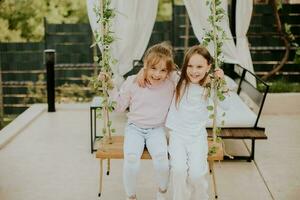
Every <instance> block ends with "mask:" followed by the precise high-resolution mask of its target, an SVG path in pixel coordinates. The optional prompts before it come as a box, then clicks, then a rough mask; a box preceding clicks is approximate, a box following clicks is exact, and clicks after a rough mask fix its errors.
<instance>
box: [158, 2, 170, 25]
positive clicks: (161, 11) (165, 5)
mask: <svg viewBox="0 0 300 200" xmlns="http://www.w3.org/2000/svg"><path fill="white" fill-rule="evenodd" d="M156 20H157V21H171V20H172V0H160V1H159V2H158V11H157V16H156Z"/></svg>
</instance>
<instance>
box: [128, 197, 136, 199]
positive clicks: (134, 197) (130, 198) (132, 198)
mask: <svg viewBox="0 0 300 200" xmlns="http://www.w3.org/2000/svg"><path fill="white" fill-rule="evenodd" d="M126 200H136V197H134V198H130V197H126Z"/></svg>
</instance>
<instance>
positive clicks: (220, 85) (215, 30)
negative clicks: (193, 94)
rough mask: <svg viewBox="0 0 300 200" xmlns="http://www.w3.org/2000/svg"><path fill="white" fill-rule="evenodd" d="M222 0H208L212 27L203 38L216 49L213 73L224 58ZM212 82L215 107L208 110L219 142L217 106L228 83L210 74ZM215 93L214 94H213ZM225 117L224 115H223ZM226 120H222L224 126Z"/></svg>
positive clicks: (213, 150)
mask: <svg viewBox="0 0 300 200" xmlns="http://www.w3.org/2000/svg"><path fill="white" fill-rule="evenodd" d="M221 4H222V1H221V0H206V5H207V6H208V7H209V9H210V15H209V17H208V19H207V21H208V23H209V24H210V25H211V29H210V30H205V35H204V37H203V42H202V45H204V46H208V45H209V43H213V47H214V55H213V56H214V60H213V63H212V69H211V71H212V72H214V71H215V70H216V69H219V68H220V67H221V66H222V65H223V57H222V46H223V41H224V40H226V39H227V38H226V34H225V31H224V30H223V29H222V27H221V22H222V21H223V20H224V18H225V16H226V14H225V10H224V9H223V8H222V6H221ZM210 79H211V82H210V84H208V85H207V89H208V96H211V94H213V95H214V96H213V106H212V105H210V106H208V107H207V109H208V110H209V111H210V112H212V113H210V114H209V118H210V119H212V120H213V140H214V141H216V140H217V135H219V134H220V132H221V128H219V127H217V120H216V118H217V116H218V115H217V105H218V101H217V100H219V101H223V100H224V99H225V96H224V93H226V92H228V89H227V86H226V82H225V80H223V79H220V78H218V77H215V76H214V73H212V74H210ZM211 91H213V92H211ZM223 116H224V114H223ZM223 124H224V120H222V125H223ZM215 152H216V149H215V147H214V146H213V147H211V148H210V149H209V155H212V154H214V153H215Z"/></svg>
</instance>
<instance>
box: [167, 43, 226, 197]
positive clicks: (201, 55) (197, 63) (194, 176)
mask: <svg viewBox="0 0 300 200" xmlns="http://www.w3.org/2000/svg"><path fill="white" fill-rule="evenodd" d="M211 63H212V57H211V55H210V54H209V52H208V51H207V49H206V48H204V47H201V46H193V47H191V48H190V49H189V50H188V51H187V52H186V54H185V57H184V62H183V67H182V71H181V76H180V79H179V81H178V84H177V86H176V91H175V95H174V98H173V100H172V103H171V107H170V110H169V113H168V116H167V121H166V126H167V127H168V128H169V129H170V138H169V154H170V157H171V171H172V174H173V190H174V193H173V200H205V199H208V194H207V188H208V182H207V180H206V178H205V175H206V174H207V172H208V164H207V154H208V144H207V132H206V126H205V125H206V122H207V120H208V110H207V106H208V105H209V104H208V102H209V98H210V97H208V94H207V91H208V90H207V88H206V85H207V84H208V83H209V82H210V78H209V75H208V72H209V70H210V68H211ZM214 75H215V76H216V77H218V78H223V77H224V73H223V71H222V70H221V69H218V70H215V72H214Z"/></svg>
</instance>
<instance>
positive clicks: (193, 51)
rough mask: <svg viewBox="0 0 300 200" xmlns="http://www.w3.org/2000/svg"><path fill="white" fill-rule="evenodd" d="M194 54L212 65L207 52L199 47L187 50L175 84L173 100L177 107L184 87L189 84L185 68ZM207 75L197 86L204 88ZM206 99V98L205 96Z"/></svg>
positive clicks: (202, 47)
mask: <svg viewBox="0 0 300 200" xmlns="http://www.w3.org/2000/svg"><path fill="white" fill-rule="evenodd" d="M195 54H199V55H201V56H203V58H205V60H206V61H207V64H208V65H210V64H212V63H213V57H212V56H211V55H210V53H209V51H208V50H207V49H206V48H205V47H204V46H201V45H195V46H192V47H191V48H189V49H188V50H187V51H186V52H185V54H184V59H183V64H182V69H181V75H180V79H179V81H178V83H177V86H176V95H175V96H176V98H175V102H176V104H177V105H178V104H179V101H180V99H181V96H182V95H183V94H184V92H185V90H186V87H187V85H188V83H189V78H188V75H187V73H186V71H187V67H188V64H189V61H190V59H191V57H192V56H193V55H195ZM207 76H208V73H207V74H205V76H204V77H203V79H202V80H200V82H199V85H201V86H204V83H205V81H206V79H207ZM206 97H207V96H206Z"/></svg>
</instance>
